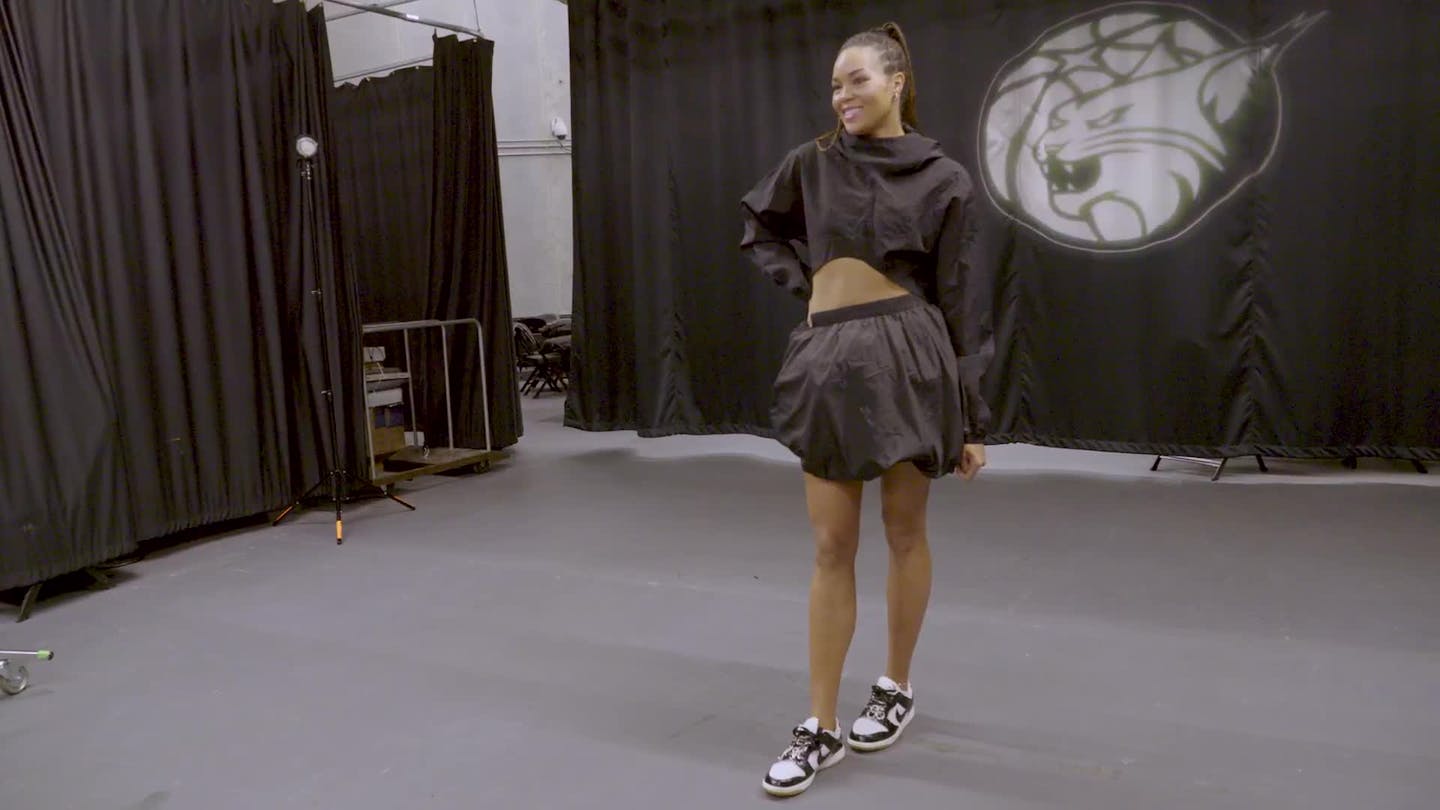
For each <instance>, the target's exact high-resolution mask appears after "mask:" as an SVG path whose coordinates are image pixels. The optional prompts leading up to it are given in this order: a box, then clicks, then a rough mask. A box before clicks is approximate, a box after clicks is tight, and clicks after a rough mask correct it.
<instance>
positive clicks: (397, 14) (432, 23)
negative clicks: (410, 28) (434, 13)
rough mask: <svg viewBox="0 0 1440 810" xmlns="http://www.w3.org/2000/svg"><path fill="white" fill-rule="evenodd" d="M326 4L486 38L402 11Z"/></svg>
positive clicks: (344, 2) (341, 1) (343, 0)
mask: <svg viewBox="0 0 1440 810" xmlns="http://www.w3.org/2000/svg"><path fill="white" fill-rule="evenodd" d="M325 2H327V3H334V4H335V5H337V6H345V7H346V8H353V9H356V10H358V11H368V12H370V13H371V14H380V15H383V16H386V17H394V18H395V19H397V20H404V21H405V22H412V23H419V24H421V25H428V26H430V27H432V28H443V29H445V30H446V31H454V32H455V33H457V34H469V35H470V36H472V37H480V38H482V39H483V38H484V36H485V35H484V34H483V33H481V32H480V31H478V30H471V29H469V28H464V27H462V26H459V25H453V24H451V23H444V22H436V21H435V20H427V19H425V18H424V17H417V16H415V15H414V14H406V13H404V12H401V11H391V10H390V9H388V8H383V7H381V6H365V5H361V4H359V3H351V2H348V1H347V0H325Z"/></svg>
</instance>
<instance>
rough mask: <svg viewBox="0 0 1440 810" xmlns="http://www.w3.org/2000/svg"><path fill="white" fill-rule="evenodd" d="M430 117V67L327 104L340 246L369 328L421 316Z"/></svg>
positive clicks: (431, 159)
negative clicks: (332, 136) (333, 146)
mask: <svg viewBox="0 0 1440 810" xmlns="http://www.w3.org/2000/svg"><path fill="white" fill-rule="evenodd" d="M434 112H435V72H434V71H433V70H432V69H431V68H429V67H417V68H407V69H405V70H399V71H396V72H394V73H391V74H390V75H388V76H385V77H384V78H379V79H365V80H364V81H361V82H360V83H359V84H354V85H349V84H346V85H341V86H340V87H337V88H335V92H334V94H333V95H332V96H331V99H330V114H331V119H332V121H333V122H334V123H333V129H334V133H335V139H336V140H335V143H336V159H335V171H336V174H337V176H338V178H337V179H338V183H339V187H340V211H341V216H340V221H341V223H342V225H343V231H344V238H343V239H342V241H341V244H342V245H343V246H344V249H345V252H346V262H347V264H348V265H349V267H350V268H351V271H352V272H353V274H354V278H355V285H356V288H357V291H358V294H359V298H360V314H361V316H362V317H363V318H364V320H365V322H367V323H374V322H379V321H409V320H416V319H418V318H421V317H423V316H424V302H425V300H426V299H427V298H428V297H429V294H430V205H431V202H432V196H433V195H432V188H433V187H434V170H435V152H434V149H435V143H434V141H435V127H434V124H433V123H432V116H433V115H434ZM379 340H380V339H379V338H378V336H377V337H373V338H370V342H377V341H379ZM392 359H393V358H392Z"/></svg>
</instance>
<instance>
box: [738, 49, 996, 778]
mask: <svg viewBox="0 0 1440 810" xmlns="http://www.w3.org/2000/svg"><path fill="white" fill-rule="evenodd" d="M831 99H832V102H831V103H832V105H833V107H834V109H835V113H836V115H837V116H838V117H839V123H838V125H837V127H836V129H835V131H834V132H833V133H830V134H828V135H826V136H823V137H821V138H820V139H818V140H816V141H814V142H809V143H805V144H803V145H801V146H800V147H798V148H796V149H794V150H793V151H791V152H790V154H789V155H787V156H786V158H785V159H784V161H782V162H781V164H780V165H779V166H778V167H777V168H776V169H775V170H774V171H772V172H771V173H770V174H769V175H768V176H767V177H766V178H765V179H764V180H762V181H761V182H760V183H759V185H757V186H756V187H755V188H754V189H753V190H752V191H751V192H750V193H749V194H747V195H746V196H745V198H744V200H743V205H742V209H743V212H744V215H745V236H744V240H743V242H742V245H741V247H742V249H743V250H744V251H745V252H746V253H747V255H748V256H749V257H750V258H751V259H752V260H753V261H754V262H755V263H756V264H758V265H759V267H760V268H761V270H762V271H763V272H764V273H765V274H766V275H767V276H769V277H770V278H771V279H772V280H774V281H775V282H776V283H777V284H779V285H781V286H782V287H784V288H786V289H787V290H789V291H790V292H792V293H794V294H795V295H797V296H799V297H801V298H802V299H805V300H807V301H808V302H809V316H808V318H807V319H806V322H805V323H803V324H801V325H800V326H798V327H797V328H796V329H795V331H794V332H793V333H792V334H791V337H790V343H789V346H788V348H787V350H786V353H785V359H784V362H783V364H782V367H781V370H780V373H779V375H778V377H777V378H776V382H775V404H774V407H773V409H772V413H771V415H772V418H773V420H774V427H775V429H776V434H777V436H778V438H779V439H780V441H781V442H783V443H784V444H785V445H786V446H787V447H789V448H790V449H791V450H792V451H793V452H795V453H796V455H798V456H799V457H800V459H801V462H802V467H803V469H804V473H805V497H806V503H807V507H808V511H809V515H810V521H811V524H812V526H813V528H814V535H815V544H816V548H815V551H816V555H815V557H816V563H815V573H814V578H813V580H812V582H811V585H810V709H811V711H810V715H811V716H810V718H809V719H808V720H806V721H805V722H804V723H802V724H801V725H800V726H798V727H797V728H796V729H795V731H794V738H793V740H792V742H791V745H790V746H789V747H788V748H787V749H786V750H785V752H784V754H782V755H781V756H780V758H779V759H778V760H777V761H776V762H775V763H774V764H773V765H772V766H771V768H770V770H769V772H768V773H766V775H765V779H764V783H763V784H764V788H765V790H766V791H767V792H769V793H770V794H772V795H776V796H793V795H796V794H798V793H801V792H803V791H804V790H805V789H806V788H808V787H809V786H810V784H811V783H812V782H813V781H814V779H815V774H816V773H817V772H818V771H820V770H823V769H825V768H828V767H830V766H831V765H834V764H835V763H837V762H839V761H840V760H841V759H842V758H843V757H844V756H845V752H846V749H847V743H848V747H850V748H854V749H856V750H859V751H876V750H880V749H883V748H887V747H889V746H890V745H892V744H894V743H895V741H896V740H897V739H898V738H899V736H900V733H901V732H902V731H904V730H905V727H906V726H908V725H909V724H910V721H911V720H912V719H913V718H914V716H915V715H914V691H913V689H912V688H911V685H910V663H911V657H912V655H913V653H914V650H915V642H916V639H917V638H918V637H919V635H920V625H921V622H922V620H923V619H924V616H925V609H926V606H927V604H928V602H929V598H930V550H929V545H928V543H927V540H926V533H925V511H926V502H927V498H928V496H929V489H930V481H931V480H932V479H935V478H939V477H941V476H943V475H946V474H949V473H950V472H951V471H954V472H955V473H956V474H958V475H960V476H961V477H963V478H964V479H966V480H970V479H972V478H973V477H974V476H975V474H976V473H977V472H979V470H980V468H981V467H983V466H985V446H984V443H983V442H984V437H985V430H986V427H987V422H988V420H989V411H988V408H987V407H986V405H985V403H984V401H983V400H982V399H981V397H980V394H979V391H978V385H979V380H980V376H981V373H982V372H983V370H984V368H985V364H986V363H987V362H988V358H989V355H990V354H991V338H990V334H989V331H990V325H989V317H988V315H985V314H982V310H984V307H983V306H982V304H983V302H985V301H986V300H987V298H986V297H985V291H983V290H981V289H979V287H978V285H977V283H976V281H977V279H976V277H975V270H974V268H973V267H972V264H971V256H970V254H971V252H972V250H973V244H974V242H975V239H974V234H975V223H974V218H973V216H972V213H971V212H972V204H971V196H972V184H971V181H970V177H969V175H968V174H967V173H966V172H965V170H964V169H963V168H962V167H961V166H960V164H958V163H956V162H955V161H953V160H951V159H950V158H948V157H946V156H945V154H944V153H943V152H942V151H941V150H940V147H939V145H938V144H936V143H935V142H934V141H932V140H930V139H929V138H926V137H924V136H922V135H920V134H919V133H918V132H916V131H915V126H916V118H915V72H914V69H913V67H912V66H911V62H910V51H909V47H908V45H907V44H906V42H905V37H904V35H903V34H902V33H901V31H900V28H899V26H897V25H895V24H893V23H890V24H887V25H885V26H883V27H882V28H878V29H874V30H871V31H866V32H863V33H861V34H857V35H856V36H854V37H851V38H850V39H849V40H848V41H846V42H845V44H844V46H843V47H842V49H841V51H840V55H839V57H838V58H837V59H836V61H835V67H834V76H833V80H832V90H831ZM795 243H804V245H805V248H806V250H805V253H806V259H805V260H802V259H801V255H800V253H798V252H797V250H796V248H795ZM812 267H814V268H818V269H815V270H814V271H813V272H812V271H811V268H812ZM876 478H878V479H880V488H881V498H882V512H883V515H884V523H885V535H886V539H887V540H888V541H889V544H890V577H889V585H888V588H887V591H888V608H889V627H890V646H889V663H888V666H887V670H886V672H885V674H884V676H882V677H881V678H880V679H879V680H878V681H877V682H876V684H875V686H874V687H873V689H872V690H871V695H870V700H869V703H868V705H867V706H866V707H865V709H864V711H863V712H862V713H861V715H860V717H859V718H858V719H857V720H855V721H854V722H853V723H852V724H851V726H850V729H849V732H848V734H847V735H846V737H845V738H844V739H842V737H841V732H840V721H839V716H838V714H837V712H836V702H837V700H838V692H839V688H840V678H841V674H842V671H843V669H844V665H845V656H846V654H847V652H848V651H849V647H850V640H851V637H852V636H853V635H854V631H855V552H856V549H857V547H858V544H859V527H860V495H861V488H862V486H863V484H864V482H865V481H871V480H874V479H876Z"/></svg>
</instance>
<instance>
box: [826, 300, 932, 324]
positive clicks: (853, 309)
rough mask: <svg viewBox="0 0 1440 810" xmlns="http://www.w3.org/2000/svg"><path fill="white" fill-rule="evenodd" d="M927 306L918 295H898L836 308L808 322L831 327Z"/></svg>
mask: <svg viewBox="0 0 1440 810" xmlns="http://www.w3.org/2000/svg"><path fill="white" fill-rule="evenodd" d="M923 306H925V299H923V298H920V297H918V296H916V295H897V296H895V297H893V298H881V299H880V300H879V301H867V302H865V303H863V304H855V305H854V306H848V307H836V308H835V309H827V310H822V311H820V312H816V313H814V314H812V315H811V316H810V317H809V318H808V319H806V322H807V323H809V324H810V325H811V326H829V325H831V324H836V323H843V322H844V321H853V320H856V319H858V318H873V317H875V316H876V315H894V314H895V313H897V312H904V311H906V310H908V309H915V308H916V307H923Z"/></svg>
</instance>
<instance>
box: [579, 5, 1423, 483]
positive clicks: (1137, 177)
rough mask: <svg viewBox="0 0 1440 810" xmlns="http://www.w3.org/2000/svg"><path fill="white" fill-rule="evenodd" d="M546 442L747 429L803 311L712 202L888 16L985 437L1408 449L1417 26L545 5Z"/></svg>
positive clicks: (1416, 254)
mask: <svg viewBox="0 0 1440 810" xmlns="http://www.w3.org/2000/svg"><path fill="white" fill-rule="evenodd" d="M569 8H570V27H571V35H570V41H571V68H572V71H571V72H572V76H573V87H574V89H573V94H574V104H573V115H574V118H575V131H576V138H575V178H576V179H575V188H576V234H575V236H576V262H575V264H576V268H575V272H576V280H575V300H576V301H577V312H576V314H575V316H576V321H575V341H576V346H577V351H576V356H577V361H578V358H583V362H578V364H577V366H576V368H575V370H574V371H575V385H574V387H573V389H572V391H571V394H570V397H569V400H568V403H567V410H566V423H567V424H569V425H571V426H573V427H579V428H584V429H591V430H609V429H634V430H638V431H640V432H641V433H642V434H643V435H663V434H667V433H710V432H748V433H757V434H761V435H769V434H770V430H769V426H768V419H767V416H766V413H767V410H768V407H769V403H770V396H771V394H770V385H771V381H772V380H773V377H774V374H775V371H776V369H777V368H778V365H779V361H780V356H781V352H782V350H783V346H784V341H785V337H786V333H787V331H788V330H789V329H790V328H791V327H792V326H793V325H794V324H795V323H797V322H798V321H799V319H800V318H801V317H802V315H803V309H802V305H800V304H799V303H798V302H793V301H791V300H789V299H788V297H787V296H786V295H785V294H784V293H783V292H781V291H780V290H778V289H777V288H774V287H772V286H771V285H770V283H769V282H768V281H766V280H765V279H764V278H763V277H761V276H760V274H759V273H758V272H757V271H756V270H755V269H754V268H752V267H750V266H749V265H748V264H747V263H746V262H745V261H744V260H743V258H742V257H741V256H740V255H739V252H738V250H737V244H738V241H739V234H740V224H739V222H740V220H739V207H738V206H739V203H738V201H739V199H740V197H741V196H742V195H743V194H744V193H745V191H746V190H747V189H748V188H749V187H750V186H751V185H752V184H753V183H754V182H755V181H756V180H757V179H758V178H759V177H761V176H762V175H763V174H764V173H765V172H766V171H767V170H768V169H769V168H770V167H772V166H773V165H774V164H775V163H776V162H778V161H779V159H780V158H781V157H782V156H783V155H784V154H785V152H786V151H787V150H788V149H790V148H792V147H793V146H795V145H797V144H798V143H800V142H802V141H803V140H805V139H807V138H811V137H814V136H815V135H817V134H818V133H821V132H823V131H826V130H828V129H830V128H831V127H833V125H834V117H833V114H832V113H831V112H830V110H829V92H828V88H829V73H830V66H831V65H832V63H833V61H834V58H835V55H836V50H837V49H838V46H839V44H840V43H841V42H842V41H843V40H844V39H845V37H846V36H848V35H849V34H851V33H854V32H856V31H859V30H862V29H864V28H867V27H872V26H875V25H879V24H880V23H882V22H884V21H886V20H892V19H893V20H896V21H898V22H900V23H901V24H902V25H903V26H904V27H905V29H906V32H907V34H908V36H909V39H910V43H911V46H912V50H913V51H914V56H915V61H916V73H917V76H916V78H917V88H918V90H919V113H920V130H921V131H922V132H924V133H925V134H927V135H930V136H931V137H934V138H937V139H938V140H939V141H940V142H941V143H942V145H944V147H945V148H946V150H947V152H948V153H949V154H950V155H951V156H952V157H955V158H956V159H957V160H959V161H961V162H962V163H963V164H964V165H965V166H966V167H967V169H968V170H969V171H970V173H971V175H972V177H974V178H975V180H976V183H977V187H978V188H979V189H981V190H982V191H981V193H982V195H983V196H982V201H983V205H982V206H981V208H982V209H983V210H984V211H985V215H986V217H987V221H986V223H985V227H984V234H985V236H984V239H985V243H986V245H987V247H988V252H989V255H991V256H992V257H993V259H994V261H993V262H992V266H991V268H990V270H991V273H992V275H993V281H994V284H993V290H994V296H993V313H994V319H995V324H996V343H997V355H996V359H995V362H994V364H993V365H992V367H991V369H990V372H989V374H987V376H986V380H985V389H986V395H987V397H988V399H989V400H990V402H991V405H992V409H993V411H994V414H995V424H994V431H993V435H992V438H991V441H994V442H1007V441H1018V442H1030V443H1036V444H1045V445H1052V446H1059V447H1076V448H1086V449H1096V450H1110V451H1121V452H1144V453H1177V454H1187V455H1203V456H1231V455H1241V454H1250V453H1265V454H1272V455H1280V456H1284V455H1290V456H1342V455H1371V456H1388V457H1398V458H1428V459H1435V458H1440V383H1437V379H1440V375H1437V374H1436V370H1437V369H1440V330H1436V329H1435V328H1434V324H1435V322H1436V318H1437V317H1440V279H1437V275H1436V274H1437V273H1440V247H1437V244H1440V242H1437V238H1436V235H1435V229H1434V223H1435V222H1436V221H1440V185H1437V184H1436V183H1434V182H1431V181H1428V180H1422V178H1434V177H1437V176H1440V156H1437V150H1435V149H1433V148H1430V147H1429V146H1428V145H1429V144H1433V143H1436V142H1440V118H1437V117H1436V116H1435V115H1434V113H1433V110H1434V109H1436V107H1437V105H1440V81H1437V74H1440V45H1437V42H1436V40H1435V38H1434V37H1431V36H1429V35H1428V33H1427V32H1430V31H1434V30H1437V27H1440V7H1437V6H1435V5H1434V4H1421V3H1414V2H1402V1H1401V0H1389V1H1388V2H1379V3H1365V4H1358V3H1334V2H1326V1H1325V0H1266V1H1265V2H1251V1H1250V0H1220V1H1218V2H1208V3H1204V4H1198V3H1191V4H1183V3H1182V4H1175V3H1119V4H1116V3H1104V2H1047V3H1032V2H990V3H983V4H980V3H956V2H951V1H950V0H909V1H908V2H905V1H902V0H894V1H892V2H832V1H826V2H821V0H784V2H781V0H744V1H743V2H742V1H741V0H729V1H728V2H726V1H723V0H715V1H713V2H699V0H657V2H651V3H644V4H625V5H624V6H622V5H621V4H615V3H610V2H604V1H603V0H572V2H571V3H570V4H569Z"/></svg>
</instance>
